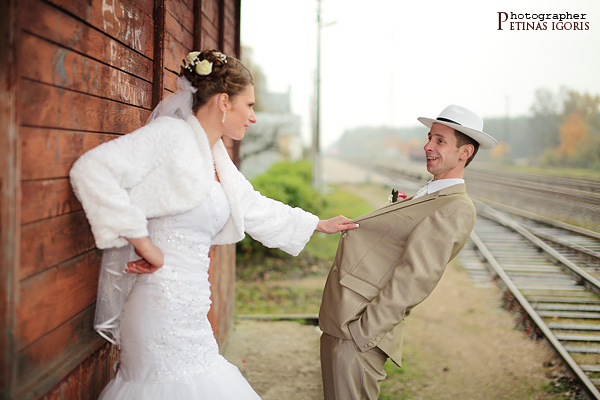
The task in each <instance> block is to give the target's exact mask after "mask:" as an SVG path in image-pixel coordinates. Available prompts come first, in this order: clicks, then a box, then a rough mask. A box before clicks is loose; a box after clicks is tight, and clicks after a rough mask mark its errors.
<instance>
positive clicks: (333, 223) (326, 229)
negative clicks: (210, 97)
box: [317, 215, 358, 233]
mask: <svg viewBox="0 0 600 400" xmlns="http://www.w3.org/2000/svg"><path fill="white" fill-rule="evenodd" d="M350 221H352V220H351V219H350V218H346V217H344V216H343V215H338V216H337V217H333V218H330V219H325V220H319V223H318V224H317V230H318V231H319V232H323V233H336V232H341V231H346V230H350V229H356V228H358V224H357V223H354V222H352V223H351V222H350Z"/></svg>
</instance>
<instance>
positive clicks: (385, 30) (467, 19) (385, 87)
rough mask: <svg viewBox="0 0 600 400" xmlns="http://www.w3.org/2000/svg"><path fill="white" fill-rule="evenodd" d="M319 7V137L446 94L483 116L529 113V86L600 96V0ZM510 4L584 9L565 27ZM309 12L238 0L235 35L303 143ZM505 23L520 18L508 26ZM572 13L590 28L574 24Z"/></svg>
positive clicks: (310, 51) (281, 1)
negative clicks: (284, 95)
mask: <svg viewBox="0 0 600 400" xmlns="http://www.w3.org/2000/svg"><path fill="white" fill-rule="evenodd" d="M321 7H322V13H321V19H322V23H323V24H324V25H327V26H325V27H324V28H323V29H322V33H321V36H322V37H321V39H322V40H321V146H323V147H325V146H327V145H328V144H330V143H332V142H334V141H335V140H337V139H338V138H339V137H340V136H341V135H342V133H343V132H344V130H346V129H349V128H353V127H357V126H365V125H368V126H381V125H387V126H399V127H403V126H414V125H418V122H417V121H416V118H417V117H420V116H426V117H436V116H437V114H438V113H439V112H440V111H441V110H442V109H443V108H444V107H445V106H446V105H448V104H451V103H455V104H460V105H463V106H465V107H468V108H471V109H473V110H475V111H477V112H478V113H480V114H481V115H482V116H483V117H484V118H485V117H503V116H506V115H507V114H508V115H509V116H511V117H514V116H520V115H526V114H529V108H530V106H531V104H532V102H533V97H534V92H535V89H536V88H540V87H544V88H547V89H550V90H552V91H553V92H555V93H558V91H559V89H560V88H561V87H568V88H571V89H575V90H577V91H580V92H586V91H587V92H588V93H591V94H600V76H599V74H600V51H599V48H600V1H598V0H571V1H569V2H567V1H557V0H554V1H553V0H529V1H527V0H516V1H515V0H502V1H500V0H486V1H481V0H455V1H452V2H450V1H444V0H421V1H414V0H413V1H407V0H370V1H358V0H322V3H321ZM501 12H503V13H506V14H499V13H501ZM511 13H514V14H515V17H516V18H518V15H519V14H525V13H529V14H540V13H542V14H555V13H556V14H566V13H570V14H571V16H572V15H573V14H586V15H585V19H581V18H580V19H578V20H577V19H574V18H571V19H568V20H565V21H562V23H563V24H565V22H568V24H566V27H570V28H571V30H564V29H563V30H558V28H560V27H561V26H560V24H559V25H556V24H555V25H554V26H553V25H552V22H555V23H558V22H559V20H556V19H547V20H546V21H544V22H545V23H546V30H531V29H529V30H523V29H521V30H517V28H519V27H521V28H522V25H523V23H526V22H530V23H532V22H533V23H536V24H537V23H540V20H539V16H538V15H536V17H537V18H538V19H529V20H526V19H511V18H510V17H511ZM316 14H317V0H242V27H241V36H242V44H243V45H244V46H248V47H251V48H252V49H253V53H254V57H253V59H254V62H255V63H256V64H258V65H260V67H261V68H262V70H263V72H264V73H265V75H266V78H267V82H268V87H269V89H270V90H271V91H274V92H285V91H287V90H288V88H290V89H291V93H292V108H293V110H292V111H293V112H294V113H296V114H299V115H301V116H302V119H303V137H304V138H305V142H306V144H309V142H310V137H311V133H310V112H309V110H310V101H311V96H312V94H313V88H314V83H313V80H314V72H315V70H316V53H317V50H316V49H317V23H316ZM505 15H507V16H508V18H509V20H508V21H506V22H503V23H502V30H499V29H498V28H499V24H500V18H502V19H505V18H504V16H505ZM530 17H531V15H530ZM580 17H581V15H580ZM510 22H515V23H516V22H521V24H513V29H512V30H511V25H510ZM575 22H577V23H578V25H579V27H581V26H582V25H583V27H584V28H585V27H587V29H586V30H574V29H573V28H574V27H575V24H574V23H575ZM586 23H587V25H584V24H586ZM490 133H491V132H490Z"/></svg>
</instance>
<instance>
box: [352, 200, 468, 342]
mask: <svg viewBox="0 0 600 400" xmlns="http://www.w3.org/2000/svg"><path fill="white" fill-rule="evenodd" d="M463 204H464V205H463ZM474 219H475V214H474V212H473V208H472V206H469V205H467V204H466V203H461V207H459V209H457V208H456V206H455V205H452V206H450V207H448V206H446V207H444V208H441V209H438V210H436V211H435V212H433V213H432V214H430V215H429V216H427V217H426V218H424V219H423V220H422V221H421V222H420V223H419V224H418V225H417V226H416V227H415V228H414V229H413V231H412V232H411V234H410V235H409V237H408V239H407V242H406V245H405V247H404V253H403V254H402V257H401V258H400V261H399V262H398V264H397V265H396V267H395V269H394V273H393V275H392V277H391V278H390V280H389V281H388V282H387V283H386V285H385V286H384V287H383V288H382V290H381V292H380V293H379V295H378V296H377V297H376V298H374V299H373V300H372V301H371V303H370V304H369V305H367V307H366V309H365V311H364V312H363V314H362V315H361V316H360V317H359V318H358V319H357V320H355V321H353V322H351V323H350V324H349V326H348V327H349V329H350V333H351V334H352V338H353V339H354V341H355V342H356V344H357V345H358V346H359V348H360V349H361V350H363V351H366V350H369V349H371V348H372V347H375V346H376V345H377V344H378V343H379V341H380V340H381V339H382V338H383V337H384V335H385V334H386V333H387V332H389V331H390V330H392V329H393V328H394V327H395V326H397V325H398V324H399V323H400V322H402V320H403V319H404V317H405V316H406V315H407V312H409V311H410V309H411V308H412V307H414V306H416V305H417V304H419V303H420V302H422V301H423V300H425V298H427V296H429V294H430V293H431V292H432V291H433V289H434V288H435V286H436V285H437V283H438V282H439V280H440V278H441V277H442V274H443V272H444V270H445V268H446V265H447V264H448V262H450V260H451V259H452V258H453V257H455V256H456V254H458V252H459V251H460V249H461V248H462V247H463V245H464V243H465V242H466V240H467V238H468V235H469V234H470V233H471V230H472V228H473V223H474Z"/></svg>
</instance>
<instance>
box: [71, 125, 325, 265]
mask: <svg viewBox="0 0 600 400" xmlns="http://www.w3.org/2000/svg"><path fill="white" fill-rule="evenodd" d="M213 156H214V160H213ZM215 168H216V171H217V173H218V175H219V180H220V182H221V184H222V186H223V189H224V191H225V194H226V196H227V199H228V201H229V206H230V209H231V214H230V217H229V220H228V221H227V223H226V224H225V226H224V228H223V229H222V230H221V232H219V233H218V234H217V236H216V237H215V238H214V239H213V244H227V243H235V242H237V241H239V240H241V239H243V238H244V232H247V233H248V234H250V236H252V237H253V238H254V239H256V240H258V241H260V242H262V243H263V244H264V245H265V246H267V247H278V248H280V249H282V250H284V251H286V252H288V253H290V254H293V255H297V254H298V253H299V252H300V251H301V250H302V249H303V248H304V245H305V244H306V242H307V241H308V240H309V239H310V237H311V235H312V233H313V232H314V230H315V228H316V226H317V222H318V218H317V217H316V216H315V215H312V214H310V213H308V212H306V211H304V210H302V209H300V208H292V207H289V206H287V205H285V204H283V203H281V202H278V201H275V200H272V199H269V198H266V197H264V196H262V195H261V194H260V193H258V192H257V191H255V190H254V188H253V187H252V185H251V184H250V182H248V181H247V180H246V178H245V177H244V176H243V175H242V174H241V173H240V172H239V171H238V170H237V168H236V166H235V165H234V164H233V162H232V161H231V159H230V158H229V155H228V154H227V150H226V149H225V146H224V144H223V142H222V141H221V140H218V141H217V143H216V144H215V145H214V147H213V151H212V152H211V149H210V145H209V142H208V138H207V136H206V133H205V132H204V129H203V128H202V126H201V125H200V123H199V122H198V120H197V119H196V118H195V117H194V116H191V117H189V118H188V119H187V121H184V120H181V119H175V118H171V117H162V118H158V119H156V120H155V121H153V122H152V123H150V124H149V125H146V126H144V127H142V128H140V129H138V130H136V131H134V132H132V133H130V134H127V135H124V136H122V137H119V138H117V139H114V140H112V141H110V142H106V143H103V144H101V145H100V146H98V147H96V148H94V149H92V150H90V151H88V152H87V153H85V154H83V155H82V156H81V157H80V158H79V159H78V160H77V161H76V162H75V164H74V165H73V168H72V169H71V172H70V177H71V184H72V186H73V189H74V191H75V194H76V195H77V197H78V199H79V200H80V202H81V204H82V205H83V209H84V210H85V213H86V216H87V218H88V221H89V223H90V225H91V228H92V233H93V235H94V239H95V241H96V245H97V247H98V248H102V249H104V248H110V247H120V246H123V245H126V244H128V243H127V241H126V240H125V239H123V238H124V237H130V238H139V237H145V236H148V229H147V219H148V218H153V217H160V216H166V215H174V214H179V213H182V212H186V211H189V210H191V209H193V208H194V207H196V206H197V205H199V204H200V202H201V201H202V200H203V199H204V197H205V196H206V195H207V190H206V189H207V185H206V183H207V182H209V181H210V180H212V179H214V175H215Z"/></svg>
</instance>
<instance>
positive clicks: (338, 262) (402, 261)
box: [319, 184, 475, 365]
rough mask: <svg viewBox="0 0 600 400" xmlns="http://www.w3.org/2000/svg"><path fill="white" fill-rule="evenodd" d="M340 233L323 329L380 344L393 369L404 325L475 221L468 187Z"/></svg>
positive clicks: (365, 344) (409, 202)
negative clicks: (391, 362) (467, 191)
mask: <svg viewBox="0 0 600 400" xmlns="http://www.w3.org/2000/svg"><path fill="white" fill-rule="evenodd" d="M354 221H356V222H359V224H360V227H359V228H358V229H355V230H351V231H346V232H343V233H342V235H341V238H340V242H339V244H338V250H337V253H336V256H335V259H334V262H333V265H332V267H331V270H330V272H329V276H328V278H327V283H326V285H325V289H324V293H323V301H322V304H321V310H320V312H319V326H320V328H321V329H322V330H323V332H325V333H327V334H329V335H331V336H335V337H338V338H345V339H353V340H354V341H355V342H356V344H357V345H358V347H359V348H360V349H361V350H362V351H366V350H369V349H371V348H373V347H375V346H377V347H379V348H380V349H381V350H383V351H384V352H385V353H386V354H387V355H388V356H389V357H390V358H391V359H392V360H393V361H394V362H395V363H396V364H398V365H400V363H401V357H402V325H403V320H404V317H406V316H407V315H408V314H409V313H410V310H411V309H412V308H413V307H414V306H416V305H417V304H419V303H420V302H422V301H423V300H424V299H425V298H426V297H427V296H429V294H430V293H431V292H432V290H433V289H434V287H435V286H436V285H437V283H438V281H439V280H440V278H441V277H442V273H443V272H444V269H445V268H446V265H447V264H448V262H450V260H452V259H453V258H454V257H455V256H456V255H457V254H458V252H459V251H460V250H461V249H462V247H463V246H464V244H465V242H466V241H467V238H468V237H469V235H470V233H471V230H472V229H473V225H474V223H475V207H474V206H473V203H472V201H471V199H470V198H469V197H468V196H467V193H466V187H465V185H464V184H458V185H454V186H451V187H449V188H446V189H443V190H440V191H438V192H435V193H431V194H428V195H425V196H423V197H419V198H418V199H412V198H408V199H406V200H403V201H400V202H396V203H393V204H390V205H387V206H385V207H383V208H380V209H378V210H375V211H372V212H370V213H368V214H365V215H363V216H361V217H359V218H357V219H355V220H354Z"/></svg>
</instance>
